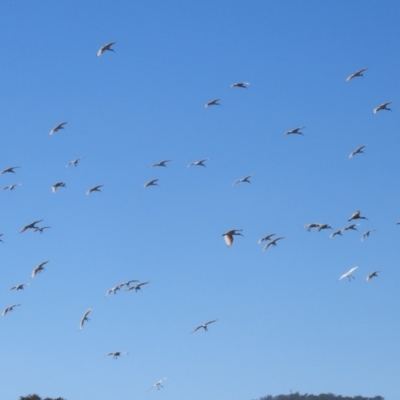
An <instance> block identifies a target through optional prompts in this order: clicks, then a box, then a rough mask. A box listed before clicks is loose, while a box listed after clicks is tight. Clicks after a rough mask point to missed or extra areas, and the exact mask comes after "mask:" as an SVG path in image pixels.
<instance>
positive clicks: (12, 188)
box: [2, 183, 21, 190]
mask: <svg viewBox="0 0 400 400" xmlns="http://www.w3.org/2000/svg"><path fill="white" fill-rule="evenodd" d="M17 186H21V184H20V183H14V184H12V185H8V186H4V187H3V189H2V190H7V189H9V190H14V189H15V188H16V187H17Z"/></svg>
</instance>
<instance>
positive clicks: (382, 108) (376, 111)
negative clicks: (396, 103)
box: [373, 101, 392, 114]
mask: <svg viewBox="0 0 400 400" xmlns="http://www.w3.org/2000/svg"><path fill="white" fill-rule="evenodd" d="M389 104H392V102H391V101H389V102H387V103H382V104H381V105H380V106H378V107H376V108H374V110H373V113H374V114H376V113H378V112H379V111H382V110H387V111H392V110H391V109H390V108H389V107H388V105H389Z"/></svg>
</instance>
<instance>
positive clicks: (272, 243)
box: [263, 236, 285, 251]
mask: <svg viewBox="0 0 400 400" xmlns="http://www.w3.org/2000/svg"><path fill="white" fill-rule="evenodd" d="M282 239H285V237H284V236H282V237H278V238H275V239H274V240H271V241H270V242H269V243H268V244H266V245H265V246H264V248H263V251H265V250H267V249H268V247H270V246H276V245H277V244H276V242H277V241H278V240H282Z"/></svg>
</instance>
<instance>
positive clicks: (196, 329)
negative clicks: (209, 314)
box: [190, 325, 203, 333]
mask: <svg viewBox="0 0 400 400" xmlns="http://www.w3.org/2000/svg"><path fill="white" fill-rule="evenodd" d="M202 327H203V325H199V326H198V327H197V328H194V329H193V330H192V332H190V333H195V332H196V331H198V330H199V329H200V328H202Z"/></svg>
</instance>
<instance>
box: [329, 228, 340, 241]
mask: <svg viewBox="0 0 400 400" xmlns="http://www.w3.org/2000/svg"><path fill="white" fill-rule="evenodd" d="M336 235H340V236H342V229H339V230H338V231H335V232H333V233H331V234H330V236H329V239H332V238H333V237H335V236H336Z"/></svg>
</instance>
